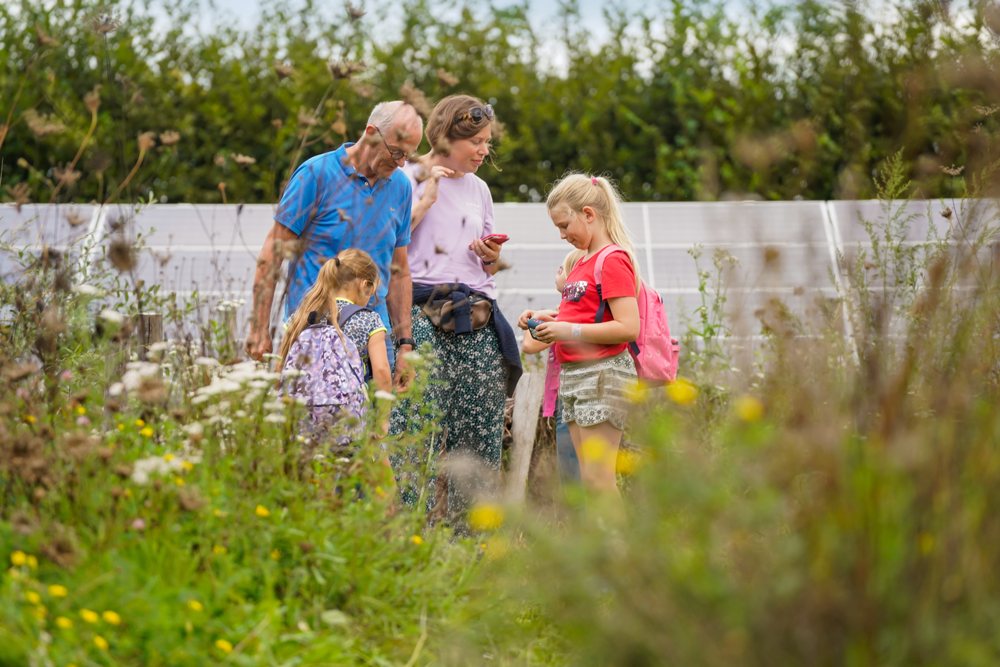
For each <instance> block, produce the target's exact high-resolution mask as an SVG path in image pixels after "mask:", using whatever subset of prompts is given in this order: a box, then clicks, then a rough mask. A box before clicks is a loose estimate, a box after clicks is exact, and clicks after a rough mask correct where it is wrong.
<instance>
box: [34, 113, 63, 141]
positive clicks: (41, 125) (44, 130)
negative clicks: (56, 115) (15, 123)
mask: <svg viewBox="0 0 1000 667" xmlns="http://www.w3.org/2000/svg"><path fill="white" fill-rule="evenodd" d="M24 118H25V121H26V122H27V123H28V128H29V129H31V131H32V132H34V133H35V136H36V137H38V138H39V139H41V138H42V137H47V136H49V135H50V134H58V133H60V132H62V131H63V130H65V129H66V126H65V125H63V124H62V123H60V122H58V121H53V120H52V117H51V116H49V115H48V114H43V113H38V112H37V111H35V110H34V109H28V111H26V112H25V114H24Z"/></svg>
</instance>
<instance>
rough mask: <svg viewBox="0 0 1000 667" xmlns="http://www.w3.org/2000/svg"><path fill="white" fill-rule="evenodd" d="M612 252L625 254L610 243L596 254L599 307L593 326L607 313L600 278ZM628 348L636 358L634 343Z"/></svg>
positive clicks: (637, 346) (637, 352) (595, 266)
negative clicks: (605, 262) (605, 261)
mask: <svg viewBox="0 0 1000 667" xmlns="http://www.w3.org/2000/svg"><path fill="white" fill-rule="evenodd" d="M614 252H625V249H624V248H622V247H621V246H617V245H615V244H614V243H612V244H611V245H609V246H605V247H604V248H602V249H601V252H599V253H597V260H596V261H595V262H594V287H596V288H597V298H598V299H600V300H601V305H599V306H598V307H597V313H596V314H595V315H594V324H600V323H601V322H603V321H604V317H605V315H606V313H607V311H608V301H607V299H605V298H604V295H603V294H601V278H603V276H604V260H606V259H607V258H608V256H610V255H611V253H614ZM626 254H628V253H626ZM628 347H629V350H630V351H631V352H632V354H634V355H636V356H638V355H639V345H638V344H637V343H636V342H635V341H632V342H631V343H629V344H628Z"/></svg>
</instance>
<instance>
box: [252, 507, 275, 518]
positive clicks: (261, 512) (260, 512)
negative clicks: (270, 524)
mask: <svg viewBox="0 0 1000 667" xmlns="http://www.w3.org/2000/svg"><path fill="white" fill-rule="evenodd" d="M253 513H254V514H256V515H257V516H259V517H261V518H262V519H264V518H267V517H269V516H271V510H269V509H267V508H266V507H264V506H263V505H257V509H255V510H254V511H253Z"/></svg>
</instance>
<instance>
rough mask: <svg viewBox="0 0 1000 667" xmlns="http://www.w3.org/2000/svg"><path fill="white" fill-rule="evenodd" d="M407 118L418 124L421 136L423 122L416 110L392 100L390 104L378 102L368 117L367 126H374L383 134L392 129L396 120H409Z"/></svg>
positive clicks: (400, 101) (402, 102) (401, 101)
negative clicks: (414, 120)
mask: <svg viewBox="0 0 1000 667" xmlns="http://www.w3.org/2000/svg"><path fill="white" fill-rule="evenodd" d="M409 117H412V118H413V119H416V121H417V122H418V123H419V124H420V132H421V134H423V131H424V120H423V119H422V118H421V117H420V114H418V113H417V110H416V109H414V108H413V107H411V106H410V105H409V104H407V103H406V102H404V101H403V100H394V101H392V102H379V103H378V104H376V105H375V108H374V109H372V113H371V115H370V116H368V124H369V125H374V126H375V127H377V128H378V129H380V130H382V131H383V132H385V131H386V130H388V129H389V128H390V127H392V126H393V125H394V124H395V123H396V121H397V120H410V118H409Z"/></svg>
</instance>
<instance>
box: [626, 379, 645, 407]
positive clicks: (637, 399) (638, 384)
mask: <svg viewBox="0 0 1000 667" xmlns="http://www.w3.org/2000/svg"><path fill="white" fill-rule="evenodd" d="M648 389H649V386H648V385H647V384H646V383H645V382H643V381H642V380H636V381H635V383H633V384H632V385H631V386H630V387H628V388H627V389H626V390H625V395H626V396H627V397H628V400H629V401H631V402H632V403H642V402H644V401H645V400H646V394H647V390H648Z"/></svg>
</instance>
